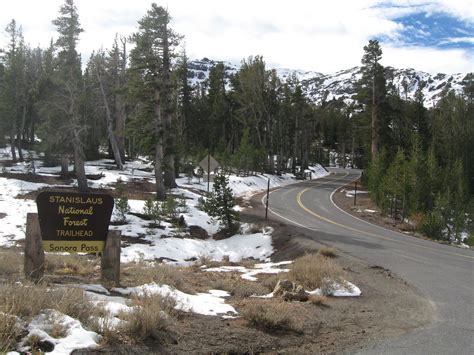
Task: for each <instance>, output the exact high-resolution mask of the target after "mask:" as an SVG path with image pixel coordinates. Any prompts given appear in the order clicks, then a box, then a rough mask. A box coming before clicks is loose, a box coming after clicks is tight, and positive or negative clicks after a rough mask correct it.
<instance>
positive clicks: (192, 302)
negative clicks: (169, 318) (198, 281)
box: [112, 283, 237, 316]
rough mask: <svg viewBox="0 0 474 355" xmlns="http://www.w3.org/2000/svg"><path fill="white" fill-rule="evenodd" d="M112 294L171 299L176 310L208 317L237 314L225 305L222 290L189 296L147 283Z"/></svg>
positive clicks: (118, 289)
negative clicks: (155, 295) (155, 296)
mask: <svg viewBox="0 0 474 355" xmlns="http://www.w3.org/2000/svg"><path fill="white" fill-rule="evenodd" d="M112 291H114V292H118V293H121V294H123V295H130V294H136V295H137V296H143V295H154V294H158V295H160V296H163V297H171V298H172V299H174V300H175V301H176V306H175V308H176V309H179V310H181V311H184V312H193V313H198V314H204V315H208V316H217V315H232V314H237V311H236V310H235V308H234V307H232V306H231V305H229V304H226V303H225V297H229V296H230V294H229V293H228V292H226V291H222V290H209V292H208V293H198V294H196V295H190V294H188V293H184V292H181V291H179V290H177V289H175V288H173V287H170V286H168V285H159V284H157V283H149V284H145V285H142V286H138V287H129V288H114V289H112Z"/></svg>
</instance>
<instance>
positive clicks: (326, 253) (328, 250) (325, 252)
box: [318, 247, 337, 258]
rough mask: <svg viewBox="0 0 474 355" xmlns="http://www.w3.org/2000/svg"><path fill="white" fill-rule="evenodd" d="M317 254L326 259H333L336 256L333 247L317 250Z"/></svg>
mask: <svg viewBox="0 0 474 355" xmlns="http://www.w3.org/2000/svg"><path fill="white" fill-rule="evenodd" d="M318 254H319V255H322V256H325V257H327V258H335V257H336V256H337V250H336V249H335V248H333V247H321V248H319V250H318Z"/></svg>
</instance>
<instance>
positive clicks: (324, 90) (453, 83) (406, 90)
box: [188, 58, 472, 107]
mask: <svg viewBox="0 0 474 355" xmlns="http://www.w3.org/2000/svg"><path fill="white" fill-rule="evenodd" d="M218 63H222V64H224V70H225V79H226V82H227V87H228V88H229V87H230V78H231V76H232V75H234V74H236V73H237V72H238V70H239V67H240V66H239V65H236V64H234V63H231V62H227V61H215V60H211V59H208V58H203V59H201V60H191V61H189V62H188V70H189V75H188V81H189V83H190V85H198V84H201V83H202V82H203V81H205V80H206V79H207V78H208V77H209V72H210V70H211V68H212V67H213V66H215V65H216V64H218ZM275 70H276V72H277V75H278V77H280V79H281V80H282V81H286V80H288V78H289V77H290V76H292V75H293V74H294V75H296V77H297V78H298V80H299V81H300V83H301V85H302V87H303V91H304V92H305V94H306V95H307V96H308V97H309V98H310V99H311V100H312V101H313V102H314V103H316V104H320V103H322V102H323V101H330V100H333V99H336V100H344V101H345V102H346V103H348V104H350V103H351V102H353V101H354V99H353V98H352V96H353V95H354V94H355V92H356V83H357V81H358V80H359V79H360V78H361V76H362V74H361V67H360V66H356V67H353V68H350V69H343V70H339V71H337V72H335V73H332V74H324V73H320V72H316V71H304V70H298V69H287V68H275ZM385 70H386V76H387V87H393V88H394V89H395V90H398V92H399V93H400V95H401V96H402V97H405V98H407V99H410V100H413V99H414V98H415V94H416V91H417V90H418V88H419V87H420V86H421V88H422V89H421V90H422V92H423V95H424V104H425V106H426V107H433V106H435V105H436V103H437V102H438V101H439V99H440V98H441V96H442V93H443V91H444V90H447V89H448V90H449V89H452V90H454V91H455V92H456V93H457V94H461V93H462V92H463V81H465V80H467V77H468V75H469V74H472V73H455V74H444V73H438V74H436V75H432V74H429V73H426V72H423V71H420V70H416V69H413V68H405V69H397V68H393V67H390V66H388V67H385Z"/></svg>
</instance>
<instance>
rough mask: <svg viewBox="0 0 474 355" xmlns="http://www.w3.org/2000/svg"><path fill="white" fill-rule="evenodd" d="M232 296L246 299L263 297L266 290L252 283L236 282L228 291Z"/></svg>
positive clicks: (260, 285)
mask: <svg viewBox="0 0 474 355" xmlns="http://www.w3.org/2000/svg"><path fill="white" fill-rule="evenodd" d="M229 292H230V293H231V294H232V296H235V297H238V298H247V297H250V296H263V295H266V294H267V293H269V292H268V289H267V288H266V287H265V286H263V285H262V284H260V283H258V282H254V281H245V280H242V279H241V280H238V281H237V282H235V283H234V285H233V287H232V289H231V290H230V291H229Z"/></svg>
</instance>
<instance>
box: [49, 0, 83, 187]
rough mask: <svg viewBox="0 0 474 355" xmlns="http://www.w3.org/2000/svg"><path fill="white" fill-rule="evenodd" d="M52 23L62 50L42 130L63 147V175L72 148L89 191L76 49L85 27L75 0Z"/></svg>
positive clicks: (79, 176)
mask: <svg viewBox="0 0 474 355" xmlns="http://www.w3.org/2000/svg"><path fill="white" fill-rule="evenodd" d="M53 24H54V25H55V26H56V28H57V31H58V33H59V37H58V39H57V40H56V43H55V45H56V47H57V48H58V50H59V53H58V56H57V58H56V63H55V66H56V68H57V69H56V70H55V71H54V72H53V75H52V77H51V79H52V83H53V88H52V90H51V93H52V95H51V97H49V98H48V99H47V102H46V104H45V105H44V110H45V111H48V113H47V115H48V116H49V117H48V121H47V122H45V124H44V126H43V129H42V130H43V132H44V135H43V137H44V138H45V140H46V142H47V144H49V145H52V146H55V147H61V150H60V152H61V155H62V174H63V175H67V154H68V152H70V151H71V150H72V152H73V156H74V169H75V173H76V176H77V182H78V188H79V190H80V191H81V192H86V191H88V190H89V189H88V185H87V177H86V172H85V167H84V146H83V135H84V131H85V130H86V129H87V127H86V126H85V124H84V121H83V117H82V99H83V82H82V69H81V57H80V55H79V54H78V53H77V50H76V47H77V42H78V40H79V35H80V34H81V33H82V32H83V29H82V28H81V27H80V23H79V15H78V13H77V8H76V6H75V4H74V1H73V0H65V2H64V4H63V5H62V6H61V7H60V9H59V16H58V17H57V18H56V19H55V20H53ZM65 169H66V171H64V170H65Z"/></svg>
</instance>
